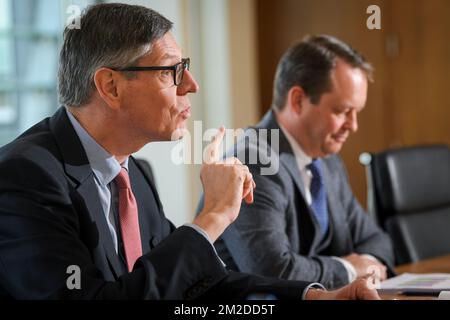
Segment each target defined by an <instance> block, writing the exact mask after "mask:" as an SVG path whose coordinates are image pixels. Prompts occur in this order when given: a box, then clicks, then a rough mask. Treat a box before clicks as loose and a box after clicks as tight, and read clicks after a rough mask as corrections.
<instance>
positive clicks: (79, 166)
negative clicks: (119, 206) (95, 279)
mask: <svg viewBox="0 0 450 320" xmlns="http://www.w3.org/2000/svg"><path fill="white" fill-rule="evenodd" d="M50 128H51V131H52V132H53V135H54V137H55V140H56V143H57V145H58V147H59V150H60V152H61V155H62V159H63V162H64V163H63V164H64V168H65V171H66V173H67V175H68V176H69V177H70V178H71V179H72V180H73V182H74V183H75V188H76V190H77V191H78V192H79V194H80V196H81V197H82V199H83V202H84V203H83V204H84V206H85V208H86V210H87V211H88V212H89V215H90V217H91V219H92V220H93V221H94V222H95V224H96V225H97V228H98V232H99V241H100V243H99V246H102V247H103V249H104V251H105V254H106V256H107V259H108V261H109V263H110V265H111V267H112V269H113V272H114V273H115V275H116V277H118V276H120V275H121V274H122V271H121V270H122V268H121V267H120V261H119V257H118V255H117V254H116V251H115V248H114V245H113V241H112V238H111V233H110V232H109V228H108V224H107V222H106V217H105V214H104V212H103V208H102V206H101V204H100V199H99V197H98V190H97V188H96V185H95V181H94V174H93V172H92V169H91V166H90V164H89V161H88V159H87V156H86V152H85V151H84V148H83V145H82V144H81V141H80V139H79V138H78V135H77V134H76V132H75V130H74V128H73V127H72V124H71V123H70V120H69V118H68V116H67V114H66V111H65V110H64V108H63V107H61V108H59V110H58V111H56V113H55V114H54V115H53V116H52V118H51V119H50Z"/></svg>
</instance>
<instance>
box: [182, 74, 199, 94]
mask: <svg viewBox="0 0 450 320" xmlns="http://www.w3.org/2000/svg"><path fill="white" fill-rule="evenodd" d="M199 89H200V87H199V85H198V83H197V81H195V79H194V76H193V75H192V73H191V72H190V71H189V70H185V71H184V75H183V81H181V83H180V84H179V85H178V90H177V93H178V95H180V96H183V95H185V94H187V93H189V92H192V93H195V92H197V91H198V90H199Z"/></svg>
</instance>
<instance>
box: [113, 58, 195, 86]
mask: <svg viewBox="0 0 450 320" xmlns="http://www.w3.org/2000/svg"><path fill="white" fill-rule="evenodd" d="M190 64H191V59H189V58H184V59H181V61H180V62H178V63H177V64H174V65H173V66H152V67H126V68H116V69H112V70H115V71H155V70H172V71H173V83H174V84H175V85H176V86H178V85H180V84H181V82H182V81H183V76H184V70H186V69H187V70H189V66H190Z"/></svg>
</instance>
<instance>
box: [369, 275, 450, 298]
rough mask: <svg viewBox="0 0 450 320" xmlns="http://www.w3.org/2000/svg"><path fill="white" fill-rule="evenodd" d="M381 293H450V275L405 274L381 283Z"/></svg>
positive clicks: (379, 289)
mask: <svg viewBox="0 0 450 320" xmlns="http://www.w3.org/2000/svg"><path fill="white" fill-rule="evenodd" d="M377 290H378V292H379V293H398V292H403V293H429V294H432V293H436V294H437V293H439V292H441V291H446V290H447V291H450V273H426V274H417V273H403V274H402V275H399V276H397V277H394V278H390V279H388V280H386V281H383V282H381V283H380V287H379V288H378V289H377Z"/></svg>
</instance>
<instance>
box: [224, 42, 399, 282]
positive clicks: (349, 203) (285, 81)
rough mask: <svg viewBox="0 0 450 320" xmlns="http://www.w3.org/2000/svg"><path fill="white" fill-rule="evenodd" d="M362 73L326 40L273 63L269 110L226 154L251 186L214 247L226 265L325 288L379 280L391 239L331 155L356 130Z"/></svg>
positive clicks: (363, 67) (362, 67) (360, 63)
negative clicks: (250, 195) (369, 276)
mask: <svg viewBox="0 0 450 320" xmlns="http://www.w3.org/2000/svg"><path fill="white" fill-rule="evenodd" d="M371 72H372V68H371V66H370V64H369V63H368V62H366V61H365V60H364V58H363V57H362V56H361V55H360V54H359V53H357V52H356V51H355V50H353V49H352V48H350V47H349V46H348V45H346V44H345V43H343V42H341V41H340V40H338V39H336V38H333V37H330V36H316V37H311V38H308V39H306V40H304V41H302V42H299V43H297V44H295V45H294V46H292V47H291V48H290V49H289V50H288V51H287V52H286V53H285V55H284V56H283V57H282V59H281V61H280V63H279V65H278V69H277V72H276V78H275V84H274V99H273V105H272V110H271V111H269V112H268V113H267V114H266V115H265V116H264V118H263V119H262V121H261V122H260V123H259V124H257V125H256V127H254V128H250V129H249V130H247V132H246V136H245V137H244V138H242V139H241V140H240V141H239V142H238V143H237V145H236V146H235V148H234V150H232V152H231V153H234V155H235V156H238V157H239V158H240V160H241V161H242V162H244V163H246V164H247V165H248V166H249V168H250V172H251V173H252V174H253V178H254V180H255V182H256V185H257V188H256V190H255V193H254V199H255V203H254V204H253V205H246V204H244V205H243V206H242V207H241V212H240V214H239V217H238V219H237V220H236V222H235V223H234V224H233V225H232V226H230V227H229V228H228V229H227V230H226V232H225V233H224V234H223V236H222V238H221V239H220V241H219V242H218V243H217V244H216V246H217V248H218V249H219V254H220V255H221V256H222V258H223V259H224V260H225V262H227V263H228V265H230V266H234V268H235V269H237V270H240V271H244V272H251V273H255V274H259V275H265V276H276V277H280V278H283V279H297V280H300V279H301V280H306V281H319V282H321V283H323V284H324V285H325V286H327V287H329V288H337V287H341V286H343V285H345V284H347V283H349V282H351V281H352V280H353V279H355V278H356V277H358V276H361V275H364V274H366V273H368V272H369V273H371V272H375V273H376V274H377V275H378V278H379V279H381V280H383V279H385V278H386V276H387V273H386V272H387V268H386V267H387V266H389V267H391V266H392V263H393V253H392V249H391V243H390V240H389V239H388V237H387V235H385V234H384V233H383V232H382V231H381V230H380V229H379V228H378V227H377V226H376V225H375V224H374V223H373V222H372V221H371V220H370V219H369V217H368V216H367V214H366V213H365V212H364V211H363V209H362V208H361V206H360V204H359V203H358V201H357V199H356V198H355V196H354V195H353V193H352V190H351V188H350V185H349V182H348V178H347V175H346V171H345V168H344V165H343V163H342V161H341V160H340V158H339V157H338V156H337V155H336V154H337V153H338V152H339V151H340V149H341V147H342V145H343V144H344V142H345V140H346V139H347V137H348V135H349V134H350V133H353V132H355V131H356V130H357V114H358V113H359V112H360V111H361V110H362V109H363V108H364V106H365V103H366V96H367V87H368V80H369V79H370V77H371ZM266 131H268V132H267V133H266ZM271 133H276V135H272V134H271ZM266 137H267V138H266ZM268 150H271V151H272V152H271V153H270V152H267V151H268ZM261 151H262V152H261ZM252 155H253V156H254V157H255V155H258V159H257V161H254V162H253V163H252V162H251V159H252ZM265 155H266V156H265ZM255 159H256V158H255Z"/></svg>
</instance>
